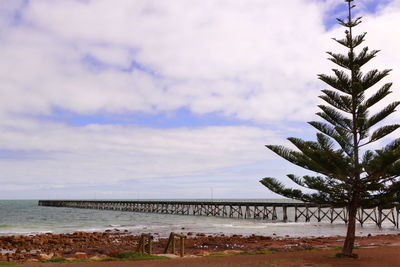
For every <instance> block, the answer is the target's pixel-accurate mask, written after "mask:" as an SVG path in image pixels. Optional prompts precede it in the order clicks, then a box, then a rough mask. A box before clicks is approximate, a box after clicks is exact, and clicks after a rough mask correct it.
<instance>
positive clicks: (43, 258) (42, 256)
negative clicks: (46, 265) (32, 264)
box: [38, 253, 52, 261]
mask: <svg viewBox="0 0 400 267" xmlns="http://www.w3.org/2000/svg"><path fill="white" fill-rule="evenodd" d="M51 258H52V256H50V255H47V254H45V253H40V254H39V256H38V260H40V261H48V260H51Z"/></svg>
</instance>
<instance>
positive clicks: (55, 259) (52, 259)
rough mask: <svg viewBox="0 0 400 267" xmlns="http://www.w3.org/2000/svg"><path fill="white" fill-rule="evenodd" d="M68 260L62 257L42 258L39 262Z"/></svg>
mask: <svg viewBox="0 0 400 267" xmlns="http://www.w3.org/2000/svg"><path fill="white" fill-rule="evenodd" d="M67 261H68V260H67V259H66V258H63V257H58V258H51V259H50V260H42V261H41V262H67Z"/></svg>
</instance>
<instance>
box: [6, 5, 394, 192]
mask: <svg viewBox="0 0 400 267" xmlns="http://www.w3.org/2000/svg"><path fill="white" fill-rule="evenodd" d="M357 2H358V3H357V4H358V12H359V15H362V16H364V23H363V24H362V25H361V26H359V27H357V30H356V31H357V32H359V33H361V32H364V31H368V35H367V42H366V45H368V46H369V47H370V48H374V49H381V50H382V51H381V53H380V54H379V56H378V57H377V58H376V59H375V60H374V61H372V62H371V63H369V65H368V66H367V68H380V69H382V68H393V69H394V71H393V72H392V74H391V75H390V76H389V77H388V78H386V80H385V81H386V82H389V81H392V82H394V83H395V86H394V87H393V89H395V91H396V92H395V93H394V94H392V95H391V97H390V99H389V100H394V99H399V98H400V91H399V90H398V89H399V88H400V66H399V63H400V52H399V50H398V48H399V47H400V36H399V35H398V34H397V32H398V26H399V25H400V0H379V1H376V0H358V1H357ZM344 7H345V5H344V4H343V1H342V0H285V1H273V0H202V1H195V0H163V1H160V0H118V1H110V0H92V1H90V0H59V1H54V0H30V1H29V0H12V1H10V0H0V60H1V61H0V81H1V83H0V182H1V183H0V198H1V199H22V198H33V199H38V198H98V199H101V198H130V199H137V198H141V199H144V198H211V197H214V198H271V197H276V195H274V194H272V193H271V192H269V191H268V190H267V189H266V188H265V187H263V186H262V185H261V184H260V183H259V182H258V181H259V180H260V179H261V178H263V177H265V176H274V177H278V178H281V179H282V181H285V180H286V179H285V176H284V175H285V174H287V173H293V172H294V173H301V172H302V170H300V169H298V168H296V167H294V166H293V165H291V164H289V163H286V162H285V161H284V160H283V159H280V158H278V157H276V156H275V155H273V154H272V153H271V152H269V151H268V150H267V149H266V148H265V147H264V145H265V144H286V141H285V138H286V137H289V136H298V137H303V138H313V135H314V133H315V131H314V129H312V128H311V126H309V125H308V124H307V123H306V122H307V121H309V120H315V119H317V118H316V116H315V115H314V113H315V112H316V111H317V108H316V105H317V104H318V103H319V100H318V98H317V96H318V95H319V91H320V90H321V89H324V88H326V86H325V85H324V84H323V83H322V82H320V81H318V80H317V78H316V77H317V76H316V75H317V74H319V73H329V72H330V69H331V68H332V67H334V66H333V65H332V64H330V63H329V61H327V60H326V58H327V55H326V54H325V51H341V48H340V47H339V46H338V45H337V44H336V43H335V42H334V41H332V40H331V38H332V37H338V38H340V37H342V36H343V29H342V28H339V27H337V25H336V23H335V18H336V17H343V16H345V13H344V9H343V8H344ZM396 89H397V90H396ZM399 117H400V116H399V113H397V114H396V115H395V116H392V118H391V119H390V120H392V121H396V120H397V121H398V119H399Z"/></svg>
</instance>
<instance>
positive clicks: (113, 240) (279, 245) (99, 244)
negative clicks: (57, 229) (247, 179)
mask: <svg viewBox="0 0 400 267" xmlns="http://www.w3.org/2000/svg"><path fill="white" fill-rule="evenodd" d="M186 237H187V238H186V239H185V256H193V257H210V256H211V257H212V256H221V255H240V254H254V255H257V254H260V255H261V254H275V253H289V252H302V253H307V251H315V250H324V251H328V252H326V253H328V254H329V255H331V256H334V255H335V253H336V252H338V251H339V250H338V248H339V247H340V246H341V245H342V243H343V239H344V237H342V236H334V237H313V238H311V237H310V238H298V237H289V236H287V237H285V238H281V237H274V236H258V235H250V236H242V235H232V236H225V235H208V236H207V235H205V234H203V233H189V234H187V235H186ZM139 238H140V236H137V235H132V234H131V233H128V232H120V231H114V232H111V231H109V232H94V233H86V232H75V233H71V234H49V233H48V234H40V235H29V236H21V235H17V236H2V237H0V247H1V248H3V255H2V256H1V260H2V261H16V262H38V261H40V260H45V259H47V260H48V259H51V258H65V259H70V260H73V259H75V258H76V257H77V256H76V255H77V254H85V256H84V258H82V259H88V260H89V259H92V260H101V259H104V258H107V257H113V256H114V255H116V254H117V253H120V252H123V251H134V250H136V248H137V246H138V241H139ZM167 241H168V240H167V238H161V237H157V236H155V237H154V242H153V254H156V255H157V254H163V253H164V248H165V247H166V244H167ZM399 245H400V235H378V236H365V237H359V238H357V240H356V247H357V248H365V249H370V248H377V247H388V246H391V247H394V246H399ZM178 251H179V245H177V252H178ZM360 251H361V250H360ZM328 254H327V255H328ZM324 255H325V254H324ZM47 257H48V258H47ZM78 258H79V257H78Z"/></svg>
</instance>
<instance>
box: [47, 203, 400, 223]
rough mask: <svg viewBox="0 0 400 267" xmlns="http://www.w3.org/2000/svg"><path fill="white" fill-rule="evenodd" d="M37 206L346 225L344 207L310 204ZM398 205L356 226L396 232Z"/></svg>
mask: <svg viewBox="0 0 400 267" xmlns="http://www.w3.org/2000/svg"><path fill="white" fill-rule="evenodd" d="M39 206H49V207H67V208H82V209H98V210H118V211H131V212H145V213H161V214H177V215H195V216H216V217H228V218H243V219H261V220H273V221H277V220H278V221H294V222H298V221H305V222H310V221H317V222H321V221H328V222H330V223H333V222H335V221H342V222H344V223H347V220H348V212H347V209H346V208H345V207H332V206H330V205H320V204H312V203H284V202H283V203H275V202H271V203H268V202H237V201H119V200H39ZM399 208H400V206H399V205H389V206H385V207H368V208H359V209H358V213H357V220H358V222H359V223H361V224H364V223H366V222H373V223H375V224H376V225H377V226H379V227H381V226H382V223H384V222H387V223H390V224H393V225H394V226H395V227H397V228H399V212H400V210H399Z"/></svg>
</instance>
